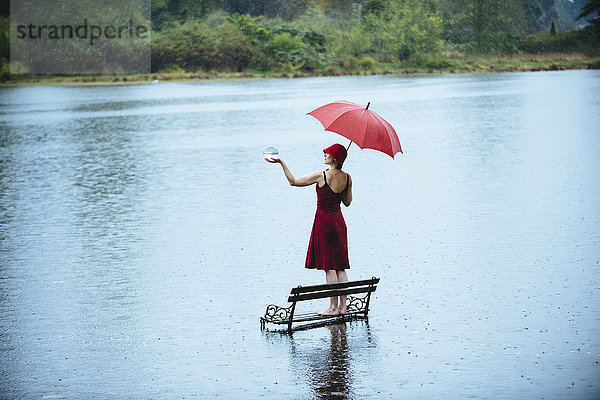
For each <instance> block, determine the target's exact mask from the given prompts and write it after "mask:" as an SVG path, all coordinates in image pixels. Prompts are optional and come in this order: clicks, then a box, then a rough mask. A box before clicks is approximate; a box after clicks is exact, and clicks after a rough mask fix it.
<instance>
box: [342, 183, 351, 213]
mask: <svg viewBox="0 0 600 400" xmlns="http://www.w3.org/2000/svg"><path fill="white" fill-rule="evenodd" d="M342 203H344V205H345V206H346V207H349V206H350V203H352V177H350V175H348V187H347V188H346V189H345V190H344V195H343V197H342Z"/></svg>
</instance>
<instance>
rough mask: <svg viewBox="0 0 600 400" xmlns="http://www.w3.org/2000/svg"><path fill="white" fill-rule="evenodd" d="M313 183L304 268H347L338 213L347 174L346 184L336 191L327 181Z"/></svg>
mask: <svg viewBox="0 0 600 400" xmlns="http://www.w3.org/2000/svg"><path fill="white" fill-rule="evenodd" d="M323 177H324V178H325V184H324V185H323V186H322V187H319V185H318V184H317V185H316V186H317V212H316V214H315V222H314V223H313V228H312V232H311V234H310V242H309V243H308V253H307V254H306V263H305V264H304V266H305V267H306V268H316V269H320V270H325V271H328V270H332V269H333V270H342V269H348V268H350V262H349V261H348V234H347V230H346V222H345V221H344V217H343V216H342V210H341V207H340V203H341V202H342V197H343V196H344V193H345V192H346V190H348V174H346V187H345V188H344V190H342V191H341V192H340V193H335V192H334V191H333V190H332V189H331V188H330V187H329V184H328V183H327V177H326V175H325V172H323Z"/></svg>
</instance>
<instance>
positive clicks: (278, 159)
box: [265, 157, 281, 164]
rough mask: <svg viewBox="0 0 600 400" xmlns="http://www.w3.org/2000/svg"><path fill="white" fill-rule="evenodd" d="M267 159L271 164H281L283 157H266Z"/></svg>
mask: <svg viewBox="0 0 600 400" xmlns="http://www.w3.org/2000/svg"><path fill="white" fill-rule="evenodd" d="M265 161H266V162H268V163H271V164H281V158H271V157H265Z"/></svg>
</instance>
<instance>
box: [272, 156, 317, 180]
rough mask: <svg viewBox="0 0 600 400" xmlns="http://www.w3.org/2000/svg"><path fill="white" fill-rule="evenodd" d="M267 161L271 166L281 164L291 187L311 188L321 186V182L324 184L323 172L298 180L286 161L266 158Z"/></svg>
mask: <svg viewBox="0 0 600 400" xmlns="http://www.w3.org/2000/svg"><path fill="white" fill-rule="evenodd" d="M265 160H266V161H267V162H270V163H271V164H277V163H279V164H281V168H283V173H284V175H285V177H286V178H287V180H288V182H289V183H290V185H292V186H309V185H312V184H313V183H318V184H320V183H321V182H323V183H324V178H323V173H322V172H319V171H316V172H313V173H312V174H310V175H304V176H301V177H299V178H296V177H294V174H292V171H290V169H289V168H288V166H287V164H286V163H285V161H283V160H282V159H281V158H265Z"/></svg>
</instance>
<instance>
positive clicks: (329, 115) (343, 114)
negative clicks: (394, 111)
mask: <svg viewBox="0 0 600 400" xmlns="http://www.w3.org/2000/svg"><path fill="white" fill-rule="evenodd" d="M370 104H371V103H369V104H367V106H366V107H363V106H360V105H358V104H355V103H352V102H349V101H345V100H340V101H334V102H333V103H329V104H326V105H324V106H322V107H319V108H317V109H316V110H313V111H311V112H309V113H308V114H309V115H312V116H313V117H315V118H316V119H318V120H319V122H321V124H323V127H324V128H325V130H326V131H331V132H335V133H339V134H340V135H342V136H344V137H346V138H348V139H350V140H351V142H350V144H352V142H354V143H356V144H357V145H358V147H360V148H361V149H373V150H378V151H381V152H383V153H385V154H388V155H390V156H391V157H392V158H394V156H395V155H396V153H398V152H400V153H402V147H400V141H399V140H398V135H397V134H396V131H395V130H394V128H393V127H392V125H390V124H389V123H388V122H387V121H386V120H385V119H383V118H381V116H380V115H379V114H377V113H376V112H375V111H371V110H369V105H370ZM348 147H350V145H348Z"/></svg>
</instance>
